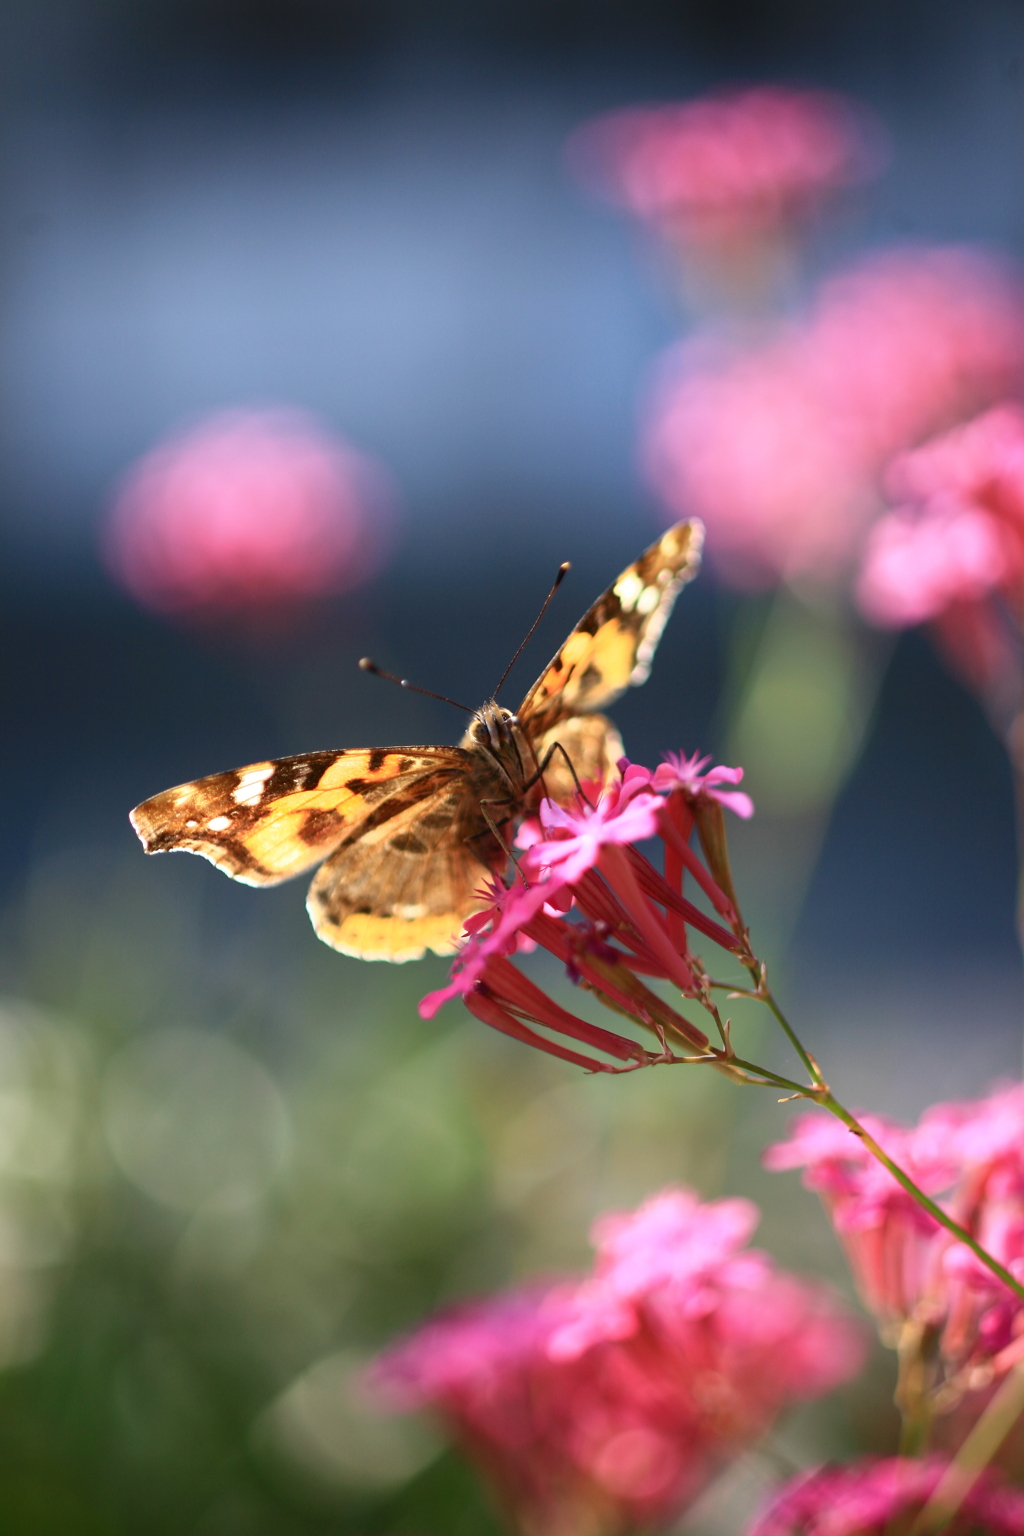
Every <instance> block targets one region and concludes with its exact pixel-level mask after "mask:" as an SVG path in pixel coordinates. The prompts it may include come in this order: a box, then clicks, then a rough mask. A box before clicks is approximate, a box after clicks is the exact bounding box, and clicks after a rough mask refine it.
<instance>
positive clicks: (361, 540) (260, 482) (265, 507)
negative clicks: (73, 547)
mask: <svg viewBox="0 0 1024 1536" xmlns="http://www.w3.org/2000/svg"><path fill="white" fill-rule="evenodd" d="M394 503H395V493H394V488H393V486H392V483H391V480H390V477H389V475H388V474H387V473H386V471H385V470H384V469H383V467H382V466H381V465H379V464H377V463H376V462H375V461H374V460H372V459H370V458H369V457H368V456H367V455H365V454H363V453H360V452H357V450H356V449H354V448H352V447H351V446H350V445H349V444H348V443H345V442H342V441H341V440H340V439H338V438H336V437H332V436H331V435H330V434H329V433H327V432H326V431H325V430H324V429H323V428H322V427H320V426H319V425H318V424H317V423H316V422H314V421H313V420H312V419H310V418H308V417H306V416H304V415H302V414H301V413H299V412H295V411H281V410H271V411H256V410H248V411H243V410H236V411H225V412H223V413H222V414H220V415H217V416H212V417H210V418H209V419H208V420H206V421H205V422H203V423H201V424H200V425H199V426H197V427H194V428H193V429H192V430H191V431H189V432H186V433H184V434H183V435H181V436H179V437H175V438H171V439H169V440H168V441H167V442H165V443H163V444H161V445H160V446H158V447H156V448H154V449H152V450H151V451H150V452H149V453H148V454H146V455H145V457H144V458H142V459H141V460H140V461H139V462H138V463H137V464H136V465H135V466H134V467H133V468H132V469H130V470H129V471H128V472H127V474H126V475H125V476H124V478H123V480H122V482H121V485H120V488H119V490H118V492H117V496H116V500H115V503H114V506H113V508H112V511H111V514H110V517H109V520H108V523H107V526H106V534H105V547H106V558H107V564H108V566H109V568H110V570H111V571H112V573H113V574H114V575H115V576H116V577H117V579H118V580H119V581H120V582H121V583H122V584H123V585H124V586H125V587H126V588H127V590H128V591H129V592H130V593H131V595H132V596H133V597H134V598H135V599H136V600H137V601H138V602H140V603H141V604H142V605H143V606H144V607H146V608H152V609H154V610H155V611H156V612H158V613H164V614H179V615H183V616H186V617H191V618H196V619H206V620H209V619H211V618H214V619H216V618H223V617H229V618H230V617H231V616H236V617H238V616H259V615H264V614H268V613H271V614H276V615H277V616H278V617H280V615H282V614H283V613H287V612H288V611H289V610H294V609H295V607H296V605H300V604H302V603H303V602H308V601H309V600H310V599H311V598H314V597H322V596H325V595H328V594H330V593H334V592H343V591H347V590H349V589H350V588H352V587H357V586H359V585H360V584H361V583H363V582H365V581H367V580H368V579H369V578H370V577H371V576H372V575H373V574H375V572H376V571H377V570H378V569H379V567H380V565H381V564H382V562H383V560H384V559H385V558H386V556H387V554H388V552H389V550H390V545H391V539H392V529H393V513H394Z"/></svg>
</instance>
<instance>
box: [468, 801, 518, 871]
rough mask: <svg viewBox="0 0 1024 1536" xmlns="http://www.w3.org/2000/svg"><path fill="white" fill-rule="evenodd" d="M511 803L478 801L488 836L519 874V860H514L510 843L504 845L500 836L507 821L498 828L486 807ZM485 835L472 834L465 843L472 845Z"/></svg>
mask: <svg viewBox="0 0 1024 1536" xmlns="http://www.w3.org/2000/svg"><path fill="white" fill-rule="evenodd" d="M512 803H513V802H512V801H511V800H481V801H480V811H481V814H482V815H483V818H484V820H485V821H486V823H487V829H488V832H489V833H490V835H491V836H492V837H494V838H495V839H496V840H497V842H498V843H499V844H500V846H501V847H502V848H503V849H504V850H505V853H506V854H507V855H508V857H509V858H510V859H511V860H512V863H513V864H514V865H515V867H516V869H517V871H518V872H519V873H520V874H521V873H522V871H521V870H520V869H519V860H518V859H517V858H516V856H515V854H514V853H513V851H512V845H511V843H506V841H505V839H504V837H503V836H502V834H501V827H502V826H507V825H508V819H506V820H505V821H504V822H502V823H501V826H499V825H498V823H497V822H496V821H495V820H494V817H493V816H492V815H491V813H490V811H489V810H488V809H487V807H488V806H489V805H511V804H512ZM509 819H511V818H509ZM487 835H488V833H487V832H474V834H473V836H472V837H469V838H467V839H466V841H467V842H470V843H473V842H476V840H477V838H480V837H486V836H487Z"/></svg>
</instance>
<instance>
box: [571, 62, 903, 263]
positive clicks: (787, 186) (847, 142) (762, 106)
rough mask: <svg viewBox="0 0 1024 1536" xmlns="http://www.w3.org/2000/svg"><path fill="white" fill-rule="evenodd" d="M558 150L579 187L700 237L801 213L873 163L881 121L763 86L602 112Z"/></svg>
mask: <svg viewBox="0 0 1024 1536" xmlns="http://www.w3.org/2000/svg"><path fill="white" fill-rule="evenodd" d="M567 152H568V157H569V164H570V166H571V168H572V170H573V171H574V172H575V173H576V174H577V176H578V177H579V178H580V180H581V181H583V182H584V183H585V184H586V185H589V186H590V187H592V188H593V189H594V190H596V191H597V192H599V193H600V194H602V195H603V196H605V197H607V198H609V199H610V200H611V201H613V202H615V203H618V204H619V205H620V206H622V207H624V208H626V209H628V210H629V211H630V212H631V213H634V214H636V215H638V216H639V217H640V218H642V219H646V220H649V221H651V222H655V223H658V224H660V225H661V226H663V227H665V226H668V227H669V228H670V229H671V231H672V232H673V233H674V234H675V235H676V236H677V237H680V238H682V239H684V240H688V241H694V242H699V243H707V242H708V241H721V240H723V239H736V238H740V237H743V236H748V237H749V236H750V235H754V234H757V233H760V232H762V231H764V230H766V229H767V230H773V229H776V228H778V227H780V226H786V225H789V224H791V223H793V222H794V221H796V220H799V219H801V218H805V217H806V216H807V215H808V214H809V213H810V212H811V211H812V210H813V209H814V208H815V206H816V205H818V204H819V203H821V201H822V200H823V198H824V197H825V196H826V195H827V194H828V193H830V192H832V191H834V190H835V189H836V188H839V187H842V186H846V185H849V184H850V183H853V182H859V181H864V180H867V179H868V178H869V177H871V176H873V175H875V174H876V173H877V172H878V171H879V170H880V169H881V167H882V163H883V161H884V150H883V135H882V132H881V129H880V128H879V126H878V125H877V124H876V123H875V122H874V121H873V120H871V119H870V118H869V116H868V114H867V113H865V112H864V111H863V110H862V109H860V108H859V107H855V106H854V105H853V103H851V102H849V101H846V100H844V99H843V98H842V97H839V96H831V95H827V94H825V93H824V92H821V91H791V90H785V89H782V88H779V87H771V86H761V87H759V88H757V89H755V90H749V91H736V92H723V93H721V94H720V95H714V96H705V97H699V98H697V99H696V100H694V101H687V102H679V103H673V104H671V105H666V106H648V107H632V108H629V109H627V110H625V111H619V112H611V113H608V114H607V115H606V116H604V117H599V118H595V119H594V120H593V121H592V122H589V123H585V124H584V125H583V127H582V128H579V129H577V131H576V133H575V134H574V135H573V137H572V138H571V139H570V141H569V144H568V151H567Z"/></svg>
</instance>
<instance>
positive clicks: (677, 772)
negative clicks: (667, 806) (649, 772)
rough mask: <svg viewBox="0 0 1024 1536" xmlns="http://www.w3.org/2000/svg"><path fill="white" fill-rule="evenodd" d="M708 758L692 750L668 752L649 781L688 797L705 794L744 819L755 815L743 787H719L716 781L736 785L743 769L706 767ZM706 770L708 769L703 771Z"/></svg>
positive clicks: (657, 786) (709, 759) (739, 780)
mask: <svg viewBox="0 0 1024 1536" xmlns="http://www.w3.org/2000/svg"><path fill="white" fill-rule="evenodd" d="M710 761H711V758H710V757H701V755H700V753H699V752H695V753H694V754H693V756H692V757H685V756H684V755H683V753H682V752H667V753H666V754H665V760H664V762H662V763H659V764H658V766H657V768H655V770H654V778H653V780H652V782H653V784H654V787H655V789H662V790H673V789H680V790H682V791H683V793H684V794H685V795H687V796H688V797H690V798H696V797H697V796H698V795H707V796H708V797H709V798H710V799H712V800H717V801H718V803H719V805H724V806H726V808H727V809H728V810H730V811H733V812H734V813H735V815H737V816H742V817H743V819H744V821H747V820H749V818H750V817H751V816H753V814H754V802H753V800H751V798H750V796H749V795H748V794H745V793H744V792H743V791H742V790H732V789H719V788H718V785H719V784H739V783H740V782H741V781H742V779H743V769H742V768H724V767H721V766H719V767H717V768H708V767H707V765H708V763H710ZM705 769H707V771H706V772H705Z"/></svg>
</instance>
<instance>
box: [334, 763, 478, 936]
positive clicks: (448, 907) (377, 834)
mask: <svg viewBox="0 0 1024 1536" xmlns="http://www.w3.org/2000/svg"><path fill="white" fill-rule="evenodd" d="M401 800H402V797H401V796H395V797H393V798H392V799H391V800H389V801H388V802H387V807H386V809H387V810H388V811H389V812H393V814H389V815H388V817H387V818H386V819H383V818H381V819H376V818H372V817H371V818H369V819H368V820H367V822H365V823H364V825H363V826H362V827H361V828H358V829H356V830H355V831H354V832H353V833H352V835H350V836H346V837H345V839H344V840H343V842H342V844H341V846H340V847H339V848H338V849H337V851H336V852H335V853H333V854H332V855H331V857H330V858H329V859H328V860H327V862H326V863H325V864H324V866H323V868H322V869H320V870H318V872H317V874H316V876H315V878H314V880H313V884H312V885H311V886H310V888H309V897H308V899H307V902H306V906H307V908H308V910H309V915H310V918H311V919H312V923H313V927H314V928H315V929H316V931H317V933H318V934H319V935H320V937H321V938H322V939H323V940H324V942H325V943H327V944H330V945H332V946H333V947H334V948H335V949H340V950H341V951H342V953H343V954H347V955H358V956H359V957H360V958H361V959H363V960H394V961H400V960H418V959H420V957H421V956H422V955H424V954H425V953H426V951H427V950H428V949H431V950H433V951H434V952H435V954H439V955H448V954H451V953H452V952H453V951H454V950H455V948H456V946H457V943H458V939H459V935H460V934H461V932H462V927H463V924H464V922H465V920H466V918H467V917H468V916H469V915H470V913H472V912H477V911H479V910H480V909H481V908H482V907H483V906H485V905H486V898H484V897H482V896H481V894H480V893H481V890H482V888H483V886H484V883H485V881H486V879H487V874H488V871H487V868H486V867H485V864H484V856H485V854H487V852H488V849H489V845H490V842H491V839H490V835H489V833H488V831H487V827H486V823H484V822H483V821H482V819H481V816H480V810H479V801H478V797H477V795H476V793H475V790H474V788H473V786H472V784H471V783H470V782H468V781H467V780H466V779H465V778H462V779H459V780H451V781H448V782H443V781H442V780H441V776H440V775H437V776H435V777H434V778H433V788H432V789H431V791H430V793H429V795H427V796H426V797H424V796H422V795H417V796H415V797H413V796H412V795H411V793H410V794H409V795H408V796H407V797H406V798H405V800H404V803H399V802H400V801H401ZM481 834H482V836H481ZM485 844H486V845H488V846H485Z"/></svg>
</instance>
